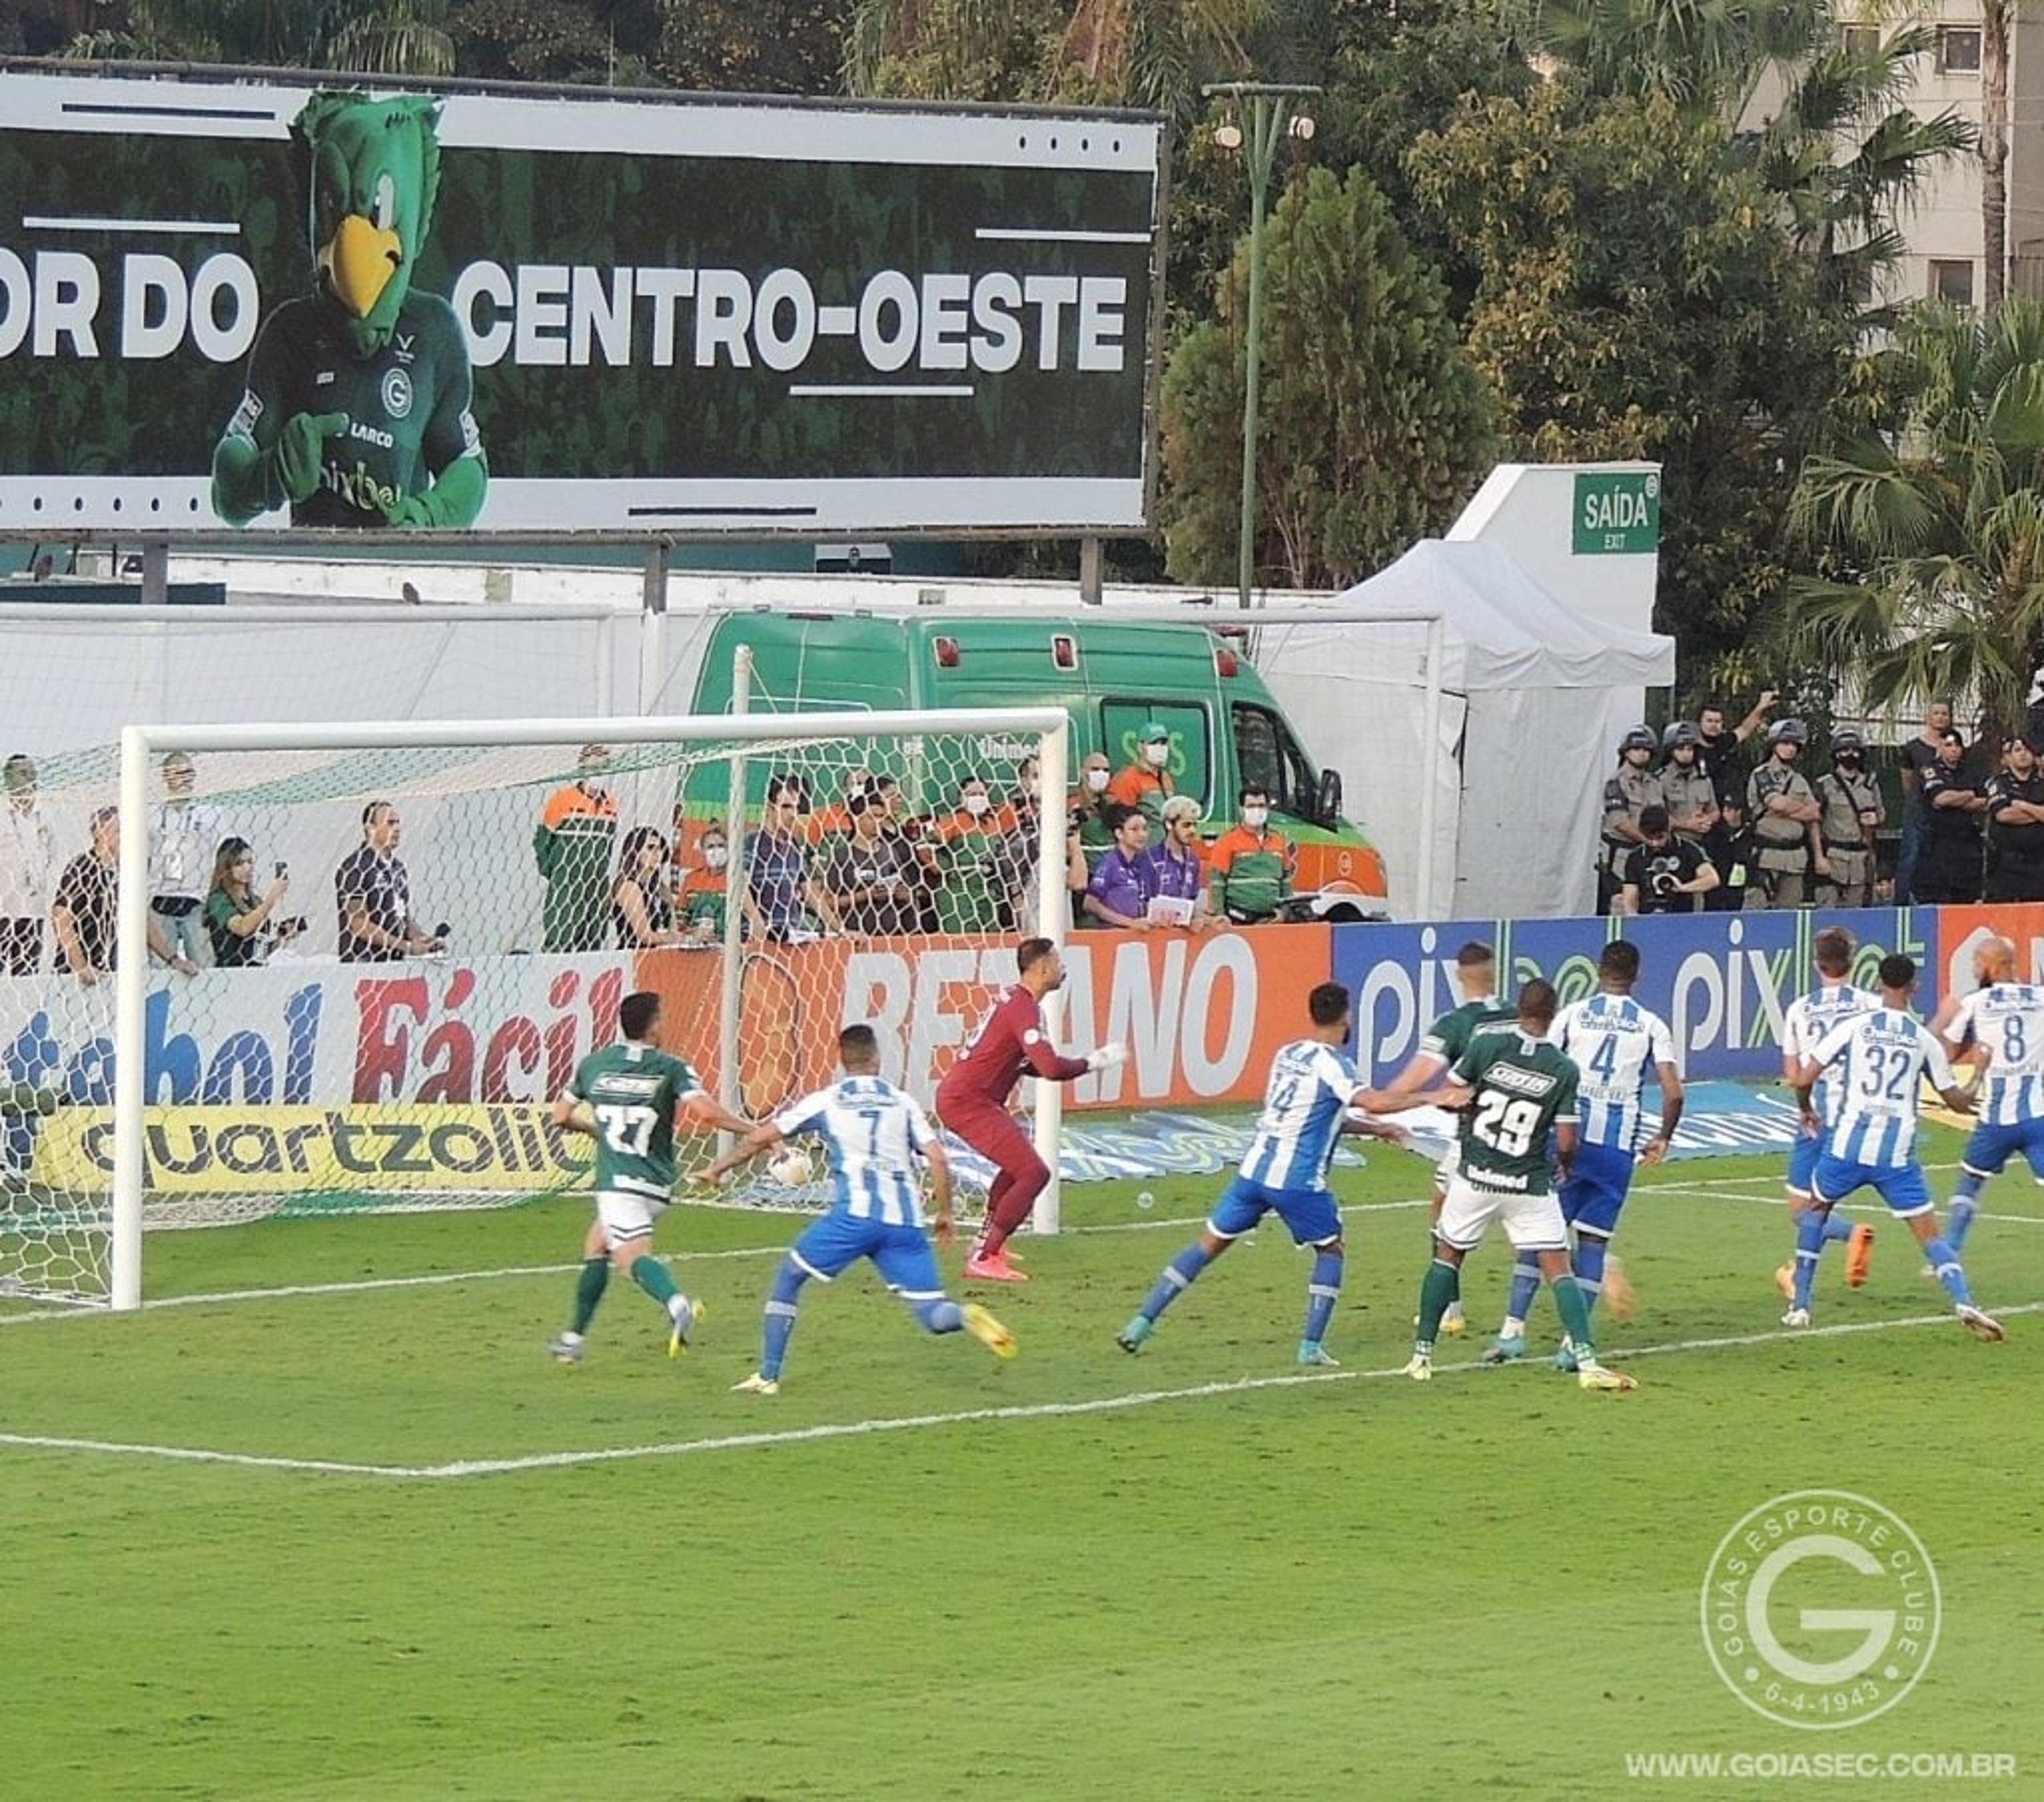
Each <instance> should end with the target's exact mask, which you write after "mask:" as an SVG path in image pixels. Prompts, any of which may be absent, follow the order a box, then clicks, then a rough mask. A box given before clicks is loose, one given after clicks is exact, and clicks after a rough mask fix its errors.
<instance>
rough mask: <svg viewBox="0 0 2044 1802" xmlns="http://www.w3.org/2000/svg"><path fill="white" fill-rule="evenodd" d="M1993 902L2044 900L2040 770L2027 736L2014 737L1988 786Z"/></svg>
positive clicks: (2043, 812)
mask: <svg viewBox="0 0 2044 1802" xmlns="http://www.w3.org/2000/svg"><path fill="white" fill-rule="evenodd" d="M1987 844H1988V851H1987V889H1986V899H1988V901H2044V770H2040V769H2039V768H2038V764H2037V747H2036V745H2035V743H2034V741H2033V740H2031V737H2030V736H2029V734H2028V732H2025V733H2024V734H2023V736H2022V737H2021V738H2012V739H2011V740H2009V741H2008V748H2007V749H2006V750H2005V751H2004V752H2003V753H2002V763H2001V768H2000V770H1999V771H1997V772H1996V774H1995V775H1994V777H1993V778H1992V779H1991V780H1990V781H1989V782H1988V785H1987Z"/></svg>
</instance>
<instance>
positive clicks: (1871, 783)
mask: <svg viewBox="0 0 2044 1802" xmlns="http://www.w3.org/2000/svg"><path fill="white" fill-rule="evenodd" d="M1816 796H1817V807H1818V809H1819V813H1818V818H1817V835H1818V839H1819V843H1820V845H1821V846H1822V848H1823V857H1822V858H1821V859H1820V860H1819V863H1818V865H1817V875H1818V877H1819V884H1818V888H1817V905H1819V906H1820V907H1871V906H1873V865H1874V851H1875V838H1876V835H1877V833H1878V832H1880V830H1881V821H1882V820H1884V819H1885V818H1886V817H1887V809H1885V807H1884V806H1883V805H1881V785H1880V784H1879V783H1878V782H1876V781H1875V780H1874V779H1873V777H1872V776H1871V775H1869V774H1868V773H1867V769H1866V740H1864V739H1863V738H1861V736H1859V734H1858V732H1854V731H1853V730H1852V728H1850V727H1846V728H1843V729H1842V730H1841V731H1838V732H1834V733H1832V734H1831V768H1830V769H1829V770H1827V771H1826V772H1825V773H1824V774H1823V775H1821V776H1819V778H1817V782H1816Z"/></svg>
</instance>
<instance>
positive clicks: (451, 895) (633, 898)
mask: <svg viewBox="0 0 2044 1802" xmlns="http://www.w3.org/2000/svg"><path fill="white" fill-rule="evenodd" d="M1065 729H1066V723H1065V720H1064V717H1063V715H1062V713H1059V712H1057V711H1055V710H1053V709H1024V710H1017V711H1013V712H1008V711H991V710H959V711H955V712H951V713H896V714H892V715H885V714H870V715H861V714H836V713H816V714H809V715H801V714H795V715H774V716H768V715H759V716H743V717H721V718H698V719H681V720H619V719H605V720H548V721H530V722H522V723H518V724H491V725H483V724H478V723H476V722H474V721H469V722H463V723H455V724H437V725H436V724H418V723H416V722H414V723H407V724H386V725H380V726H378V725H368V726H363V725H347V726H307V727H302V728H299V727H288V726H278V727H263V726H241V727H208V728H140V727H136V728H129V731H128V732H126V733H125V734H124V736H123V739H122V742H121V745H120V747H117V748H113V747H107V748H103V749H99V750H94V751H81V752H76V753H73V754H71V755H69V756H67V757H65V758H63V759H56V760H52V767H49V768H48V769H45V770H43V771H42V772H41V773H40V786H39V788H38V790H37V793H36V794H35V796H34V801H35V813H36V815H37V818H39V819H40V820H43V821H44V823H45V824H49V825H51V826H52V837H53V838H55V839H56V842H55V843H53V844H52V846H51V847H50V849H49V855H48V863H49V865H50V866H51V867H52V869H53V870H54V871H55V874H54V876H53V878H52V887H51V892H50V893H49V894H48V896H47V897H44V900H45V901H46V905H45V906H44V907H43V908H42V909H41V910H40V913H23V914H21V916H20V918H19V920H17V921H16V922H13V923H12V924H10V930H12V931H13V932H16V934H17V939H18V943H10V951H13V953H14V954H15V956H14V963H13V968H14V970H15V972H16V973H15V974H13V975H12V976H11V977H10V978H9V980H8V982H7V983H6V991H7V1008H8V1012H7V1017H6V1020H4V1021H0V1031H4V1032H5V1035H6V1039H5V1043H6V1069H5V1070H4V1071H0V1181H4V1189H3V1190H0V1294H6V1295H12V1296H15V1297H38V1298H42V1299H52V1298H64V1299H71V1300H76V1301H84V1302H100V1303H106V1302H109V1301H110V1302H111V1303H112V1304H113V1305H114V1306H116V1307H133V1306H136V1305H138V1304H139V1302H140V1282H141V1279H140V1270H141V1258H142V1245H143V1233H144V1229H145V1228H146V1229H150V1230H156V1229H161V1228H178V1227H199V1226H209V1225H218V1224H233V1223H238V1222H243V1221H248V1220H258V1219H262V1218H266V1217H269V1216H279V1215H282V1216H291V1215H330V1214H332V1213H334V1212H353V1211H359V1210H391V1209H421V1208H462V1207H491V1206H504V1205H513V1204H517V1203H521V1202H527V1201H532V1200H535V1199H537V1198H540V1197H546V1196H551V1195H558V1194H560V1193H568V1192H574V1191H578V1190H579V1189H582V1188H583V1187H584V1186H586V1181H587V1174H588V1158H589V1142H588V1141H587V1140H586V1139H579V1138H577V1137H575V1136H574V1135H560V1134H558V1133H556V1132H555V1130H554V1129H553V1128H552V1127H551V1124H550V1120H549V1116H548V1104H549V1103H550V1101H551V1098H552V1097H554V1096H555V1095H557V1094H558V1093H560V1091H561V1090H562V1089H563V1087H564V1086H565V1085H567V1082H568V1079H569V1078H570V1076H571V1074H572V1072H573V1071H574V1067H575V1065H576V1063H577V1062H578V1060H579V1059H581V1058H582V1057H583V1056H585V1055H587V1054H588V1053H590V1051H594V1050H595V1049H597V1048H598V1047H601V1046H602V1045H605V1044H606V1043H610V1042H611V1041H612V1040H613V1039H614V1038H615V1037H616V1035H617V1006H618V1003H619V1001H621V999H622V998H623V997H624V996H625V995H626V994H628V993H632V992H633V991H635V990H638V989H651V990H653V991H655V992H656V993H659V995H660V997H662V1001H663V1006H662V1009H661V1014H662V1039H663V1043H665V1044H666V1045H667V1047H668V1048H669V1049H670V1050H672V1051H675V1052H676V1053H678V1055H682V1056H683V1057H685V1058H686V1059H688V1060H689V1061H690V1062H691V1063H692V1064H693V1065H694V1066H695V1067H696V1069H697V1070H698V1072H699V1073H701V1075H702V1077H703V1079H704V1081H705V1085H707V1086H708V1087H709V1089H711V1090H712V1091H713V1093H716V1094H717V1095H718V1096H719V1097H720V1099H722V1100H724V1101H725V1102H726V1103H727V1105H730V1106H731V1107H732V1108H734V1109H735V1110H736V1111H737V1112H740V1113H742V1114H743V1115H745V1116H747V1117H748V1118H753V1119H757V1118H760V1117H762V1116H765V1115H767V1114H768V1113H770V1112H772V1111H773V1110H774V1109H775V1108H778V1107H780V1106H781V1105H784V1104H785V1103H786V1102H787V1101H790V1100H792V1099H793V1098H795V1097H797V1096H799V1095H801V1094H803V1093H807V1092H809V1090H811V1089H815V1088H817V1087H820V1086H822V1085H824V1084H825V1083H826V1082H829V1081H831V1080H832V1079H833V1078H834V1076H835V1074H836V1036H837V1032H838V1029H839V1028H840V1026H841V1025H843V1024H846V1023H847V1022H849V1021H852V1020H863V1021H866V1022H868V1023H870V1024H872V1025H873V1026H874V1028H875V1029H876V1030H877V1032H878V1035H879V1038H880V1043H881V1046H882V1057H883V1060H884V1070H885V1073H886V1074H887V1075H888V1076H889V1078H892V1079H893V1080H895V1081H897V1082H901V1084H902V1085H904V1086H905V1087H906V1088H908V1089H909V1090H910V1091H911V1093H915V1094H916V1095H917V1096H918V1097H920V1098H921V1099H923V1100H924V1101H925V1103H926V1104H927V1103H928V1101H929V1099H930V1097H931V1096H932V1092H933V1090H934V1088H935V1085H936V1079H937V1078H939V1076H940V1075H941V1074H942V1073H943V1070H945V1069H946V1068H947V1066H948V1065H949V1062H951V1059H953V1058H954V1057H955V1055H957V1053H958V1051H959V1049H960V1048H961V1047H962V1043H963V1042H964V1041H965V1039H966V1037H967V1036H968V1035H970V1032H971V1031H972V1030H973V1028H974V1027H975V1026H976V1024H977V1023H978V1020H979V1018H980V1017H981V1016H982V1015H983V1014H984V1012H985V1011H986V1009H987V1008H988V1007H989V1006H990V1005H991V1003H992V1001H993V999H995V998H996V997H997V994H998V993H999V991H1000V990H1001V989H1002V988H1003V987H1005V985H1006V984H1007V983H1008V982H1010V981H1012V975H1013V970H1014V962H1013V947H1014V944H1015V941H1016V937H1017V936H1018V934H1019V933H1023V932H1031V931H1034V930H1035V927H1036V922H1037V921H1038V920H1039V919H1040V920H1048V921H1049V926H1048V928H1047V936H1053V937H1061V936H1062V926H1063V924H1064V913H1063V907H1064V895H1063V866H1062V824H1063V809H1062V806H1061V805H1054V806H1053V807H1052V808H1051V810H1050V815H1049V823H1050V825H1051V828H1054V829H1055V831H1056V832H1057V834H1058V842H1057V850H1056V855H1055V857H1053V856H1052V855H1051V854H1050V851H1049V848H1048V847H1047V842H1046V838H1045V832H1044V822H1043V820H1042V818H1041V817H1039V813H1038V810H1037V809H1036V808H1035V804H1034V796H1033V793H1032V790H1033V789H1040V792H1042V793H1044V794H1048V795H1055V796H1058V797H1062V793H1063V783H1064V770H1065V762H1066V752H1065V736H1064V734H1065ZM982 796H983V797H985V800H984V803H983V805H982V801H981V800H980V798H979V797H982ZM0 805H13V799H12V797H0ZM16 811H17V815H18V814H19V813H21V809H18V808H17V809H16ZM59 824H61V825H62V833H63V836H61V837H57V836H56V828H57V826H58V825H59ZM18 832H19V828H18V826H17V836H18ZM15 905H17V906H19V905H24V904H21V903H17V904H15ZM32 926H40V928H41V930H40V932H31V930H30V928H31V927H32ZM32 939H33V940H34V941H35V942H34V943H31V942H30V941H31V940H32ZM1039 1087H1040V1088H1041V1089H1043V1090H1044V1091H1045V1093H1044V1094H1043V1096H1041V1097H1039V1129H1040V1130H1043V1131H1045V1132H1051V1131H1054V1130H1055V1107H1056V1097H1055V1085H1051V1084H1043V1085H1039ZM711 1149H712V1146H711V1143H710V1142H709V1140H707V1139H705V1140H700V1141H698V1142H697V1143H695V1144H694V1145H693V1146H691V1145H689V1144H687V1143H684V1144H683V1145H682V1170H684V1172H686V1170H687V1169H688V1168H689V1167H690V1163H691V1161H692V1160H693V1161H694V1162H705V1161H707V1158H708V1156H709V1153H710V1151H711ZM1051 1162H1052V1163H1053V1165H1054V1166H1055V1158H1052V1159H1051ZM972 1174H973V1173H972V1172H971V1170H970V1166H968V1169H967V1170H966V1177H967V1179H968V1181H970V1177H971V1175H972ZM724 1198H726V1199H735V1200H736V1201H740V1202H742V1203H749V1204H751V1205H761V1206H772V1207H794V1208H816V1207H819V1206H820V1205H823V1204H824V1201H825V1200H826V1199H827V1192H826V1190H825V1188H824V1184H823V1181H822V1180H821V1176H820V1173H819V1174H818V1177H817V1178H816V1180H815V1181H812V1182H809V1183H805V1184H802V1185H796V1186H790V1185H785V1184H783V1183H781V1182H778V1181H775V1180H774V1178H773V1177H772V1176H771V1175H770V1174H769V1173H768V1171H767V1168H766V1164H765V1161H764V1160H760V1161H759V1162H756V1163H755V1165H754V1166H751V1170H749V1171H748V1172H747V1173H742V1178H741V1183H740V1186H739V1187H738V1188H737V1189H735V1190H734V1191H732V1192H731V1193H729V1194H728V1196H727V1197H724ZM1052 1224H1054V1221H1053V1223H1052Z"/></svg>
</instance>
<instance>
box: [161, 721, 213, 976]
mask: <svg viewBox="0 0 2044 1802" xmlns="http://www.w3.org/2000/svg"><path fill="white" fill-rule="evenodd" d="M196 786H198V770H197V769H196V768H195V767H194V765H193V763H192V760H191V759H190V757H189V756H187V755H186V754H185V753H184V752H183V751H172V752H171V754H170V755H168V756H167V757H166V758H165V759H163V805H161V806H160V807H159V808H158V809H156V816H155V818H154V819H153V820H152V821H151V822H150V827H149V911H150V912H151V913H153V914H154V915H156V918H157V919H158V920H160V921H161V922H162V923H163V936H164V937H165V938H166V939H167V940H168V941H169V942H170V943H171V945H173V946H174V947H176V949H177V950H178V951H179V952H180V953H181V954H182V955H183V956H184V957H185V958H186V959H188V960H189V961H190V962H194V963H196V962H198V960H199V955H200V953H201V951H202V947H204V945H205V943H206V936H207V934H206V894H207V891H208V889H209V884H210V881H211V872H212V870H213V852H214V849H215V847H217V846H218V844H219V843H220V815H219V812H218V810H217V809H214V808H211V807H206V806H204V805H201V804H200V803H199V802H198V801H194V800H193V799H192V791H193V790H194V788H195V787H196Z"/></svg>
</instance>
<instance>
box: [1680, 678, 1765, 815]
mask: <svg viewBox="0 0 2044 1802" xmlns="http://www.w3.org/2000/svg"><path fill="white" fill-rule="evenodd" d="M1774 701H1775V694H1774V690H1773V689H1771V688H1764V689H1762V690H1761V691H1760V698H1759V699H1758V701H1754V704H1753V711H1752V712H1751V713H1749V714H1747V715H1746V717H1745V718H1744V719H1743V720H1740V721H1739V724H1737V725H1736V726H1735V727H1734V728H1732V729H1731V731H1730V732H1727V731H1726V730H1725V717H1724V709H1723V707H1722V706H1721V705H1719V703H1718V702H1716V701H1707V702H1706V703H1705V704H1704V705H1703V706H1701V707H1700V708H1699V709H1697V710H1696V736H1697V737H1698V738H1699V739H1700V740H1701V742H1700V743H1699V744H1698V746H1697V747H1696V749H1697V755H1699V757H1700V759H1702V762H1703V766H1704V768H1705V769H1706V770H1708V771H1709V772H1710V777H1711V780H1712V782H1715V783H1716V784H1717V786H1718V805H1719V806H1723V805H1724V801H1725V797H1726V796H1727V795H1728V794H1738V793H1743V792H1744V786H1743V785H1742V784H1741V783H1739V782H1735V781H1734V779H1733V777H1732V770H1731V754H1732V753H1733V751H1736V750H1737V749H1738V748H1739V746H1741V745H1742V744H1743V743H1746V740H1748V739H1750V738H1751V737H1752V736H1753V735H1754V733H1755V732H1758V731H1759V730H1760V728H1762V726H1764V725H1765V724H1767V716H1768V714H1769V713H1770V712H1772V711H1773V706H1774Z"/></svg>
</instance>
